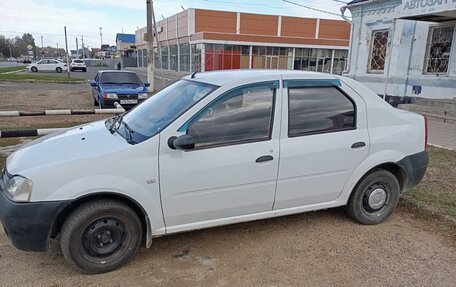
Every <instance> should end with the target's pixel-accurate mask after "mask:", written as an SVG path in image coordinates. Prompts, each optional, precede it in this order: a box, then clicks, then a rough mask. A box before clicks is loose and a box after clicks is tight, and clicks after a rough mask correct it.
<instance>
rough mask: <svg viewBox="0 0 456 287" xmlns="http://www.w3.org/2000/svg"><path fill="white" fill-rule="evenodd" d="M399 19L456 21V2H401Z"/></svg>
mask: <svg viewBox="0 0 456 287" xmlns="http://www.w3.org/2000/svg"><path fill="white" fill-rule="evenodd" d="M400 7H401V10H400V15H399V19H408V20H417V21H430V22H448V21H455V20H456V0H402V5H401V6H400Z"/></svg>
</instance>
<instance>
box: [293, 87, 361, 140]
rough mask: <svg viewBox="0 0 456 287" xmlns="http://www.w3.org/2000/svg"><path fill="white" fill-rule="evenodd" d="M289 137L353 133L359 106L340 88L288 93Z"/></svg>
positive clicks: (307, 88)
mask: <svg viewBox="0 0 456 287" xmlns="http://www.w3.org/2000/svg"><path fill="white" fill-rule="evenodd" d="M288 117H289V119H288V121H289V122H288V136H289V137H296V136H302V135H306V134H316V133H325V132H336V131H342V130H347V129H353V128H355V126H356V122H355V105H354V103H353V102H352V101H351V100H350V99H349V98H348V97H347V96H345V95H344V94H343V93H342V92H341V91H340V90H339V89H337V88H336V87H302V88H301V87H296V88H289V89H288Z"/></svg>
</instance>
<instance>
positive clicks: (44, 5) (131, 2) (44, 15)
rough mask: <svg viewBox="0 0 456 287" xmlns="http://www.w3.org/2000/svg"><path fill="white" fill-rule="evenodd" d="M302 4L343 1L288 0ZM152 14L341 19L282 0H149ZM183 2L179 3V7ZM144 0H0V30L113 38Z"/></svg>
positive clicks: (142, 16)
mask: <svg viewBox="0 0 456 287" xmlns="http://www.w3.org/2000/svg"><path fill="white" fill-rule="evenodd" d="M290 1H292V2H296V3H299V4H302V5H307V6H311V7H313V8H316V9H319V10H324V11H328V12H332V13H336V14H339V13H340V7H341V6H342V5H343V4H342V3H340V2H348V1H346V0H344V1H334V0H290ZM153 2H154V7H155V15H156V18H157V20H159V19H162V16H163V17H168V16H171V15H173V14H175V13H177V12H180V11H182V7H183V8H185V9H187V8H204V9H212V10H226V11H239V12H249V13H262V14H274V15H290V16H299V17H314V18H330V19H340V17H338V16H336V15H331V14H326V13H321V12H317V11H314V10H310V9H306V8H304V7H299V6H296V5H293V4H290V3H286V2H283V1H282V0H154V1H153ZM181 6H182V7H181ZM145 7H146V0H63V1H62V0H60V1H58V0H20V1H11V0H0V34H3V35H4V36H6V37H14V36H20V35H22V33H25V32H30V33H32V34H33V36H34V38H35V43H36V44H37V45H38V46H41V36H43V39H44V40H43V44H44V46H53V47H55V46H56V45H57V43H58V44H59V47H64V45H65V38H64V34H63V27H64V26H65V25H66V27H67V33H68V35H69V36H68V45H69V49H74V48H75V46H76V44H75V37H78V38H79V45H81V44H80V42H81V39H80V38H81V37H80V36H81V35H84V45H87V46H89V47H99V46H100V34H99V32H100V30H99V27H102V28H103V30H102V31H103V44H111V45H113V44H115V35H116V33H121V32H122V29H123V31H124V33H132V34H134V32H135V30H136V29H137V27H143V26H145V25H146V9H145Z"/></svg>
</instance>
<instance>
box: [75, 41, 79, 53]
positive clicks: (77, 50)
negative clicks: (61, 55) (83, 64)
mask: <svg viewBox="0 0 456 287" xmlns="http://www.w3.org/2000/svg"><path fill="white" fill-rule="evenodd" d="M75 38H76V57H77V58H79V47H78V37H75Z"/></svg>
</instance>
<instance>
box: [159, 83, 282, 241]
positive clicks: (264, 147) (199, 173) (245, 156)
mask: <svg viewBox="0 0 456 287" xmlns="http://www.w3.org/2000/svg"><path fill="white" fill-rule="evenodd" d="M278 85H279V81H278V80H274V81H267V82H258V83H254V84H248V85H242V86H233V87H232V88H230V89H229V90H227V91H226V92H221V91H215V92H214V93H213V94H212V95H209V96H208V97H207V98H206V99H204V100H202V102H201V103H199V106H197V107H194V108H192V109H190V110H189V112H187V113H186V114H184V116H183V118H182V117H181V119H178V120H176V122H174V123H173V124H171V125H170V126H169V127H168V128H167V129H165V130H164V131H163V132H162V133H161V134H160V142H161V143H160V155H159V162H160V190H161V195H162V205H163V214H164V218H165V222H166V226H167V232H178V231H182V230H186V229H192V228H195V227H196V228H197V227H209V226H214V225H219V224H223V220H226V218H230V217H235V216H241V215H247V214H254V213H258V212H265V211H271V210H272V205H273V202H274V194H275V189H276V180H277V171H278V163H279V134H280V112H281V111H280V108H279V107H280V105H281V100H280V97H279V96H278V95H279V94H280V93H279V91H280V89H279V88H278ZM220 89H222V88H220ZM217 93H218V96H217V95H214V94H217ZM181 135H187V136H190V137H191V138H192V140H193V141H194V143H195V146H194V148H193V149H187V150H179V149H173V148H172V146H171V147H170V141H171V140H170V139H173V137H176V136H181Z"/></svg>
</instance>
